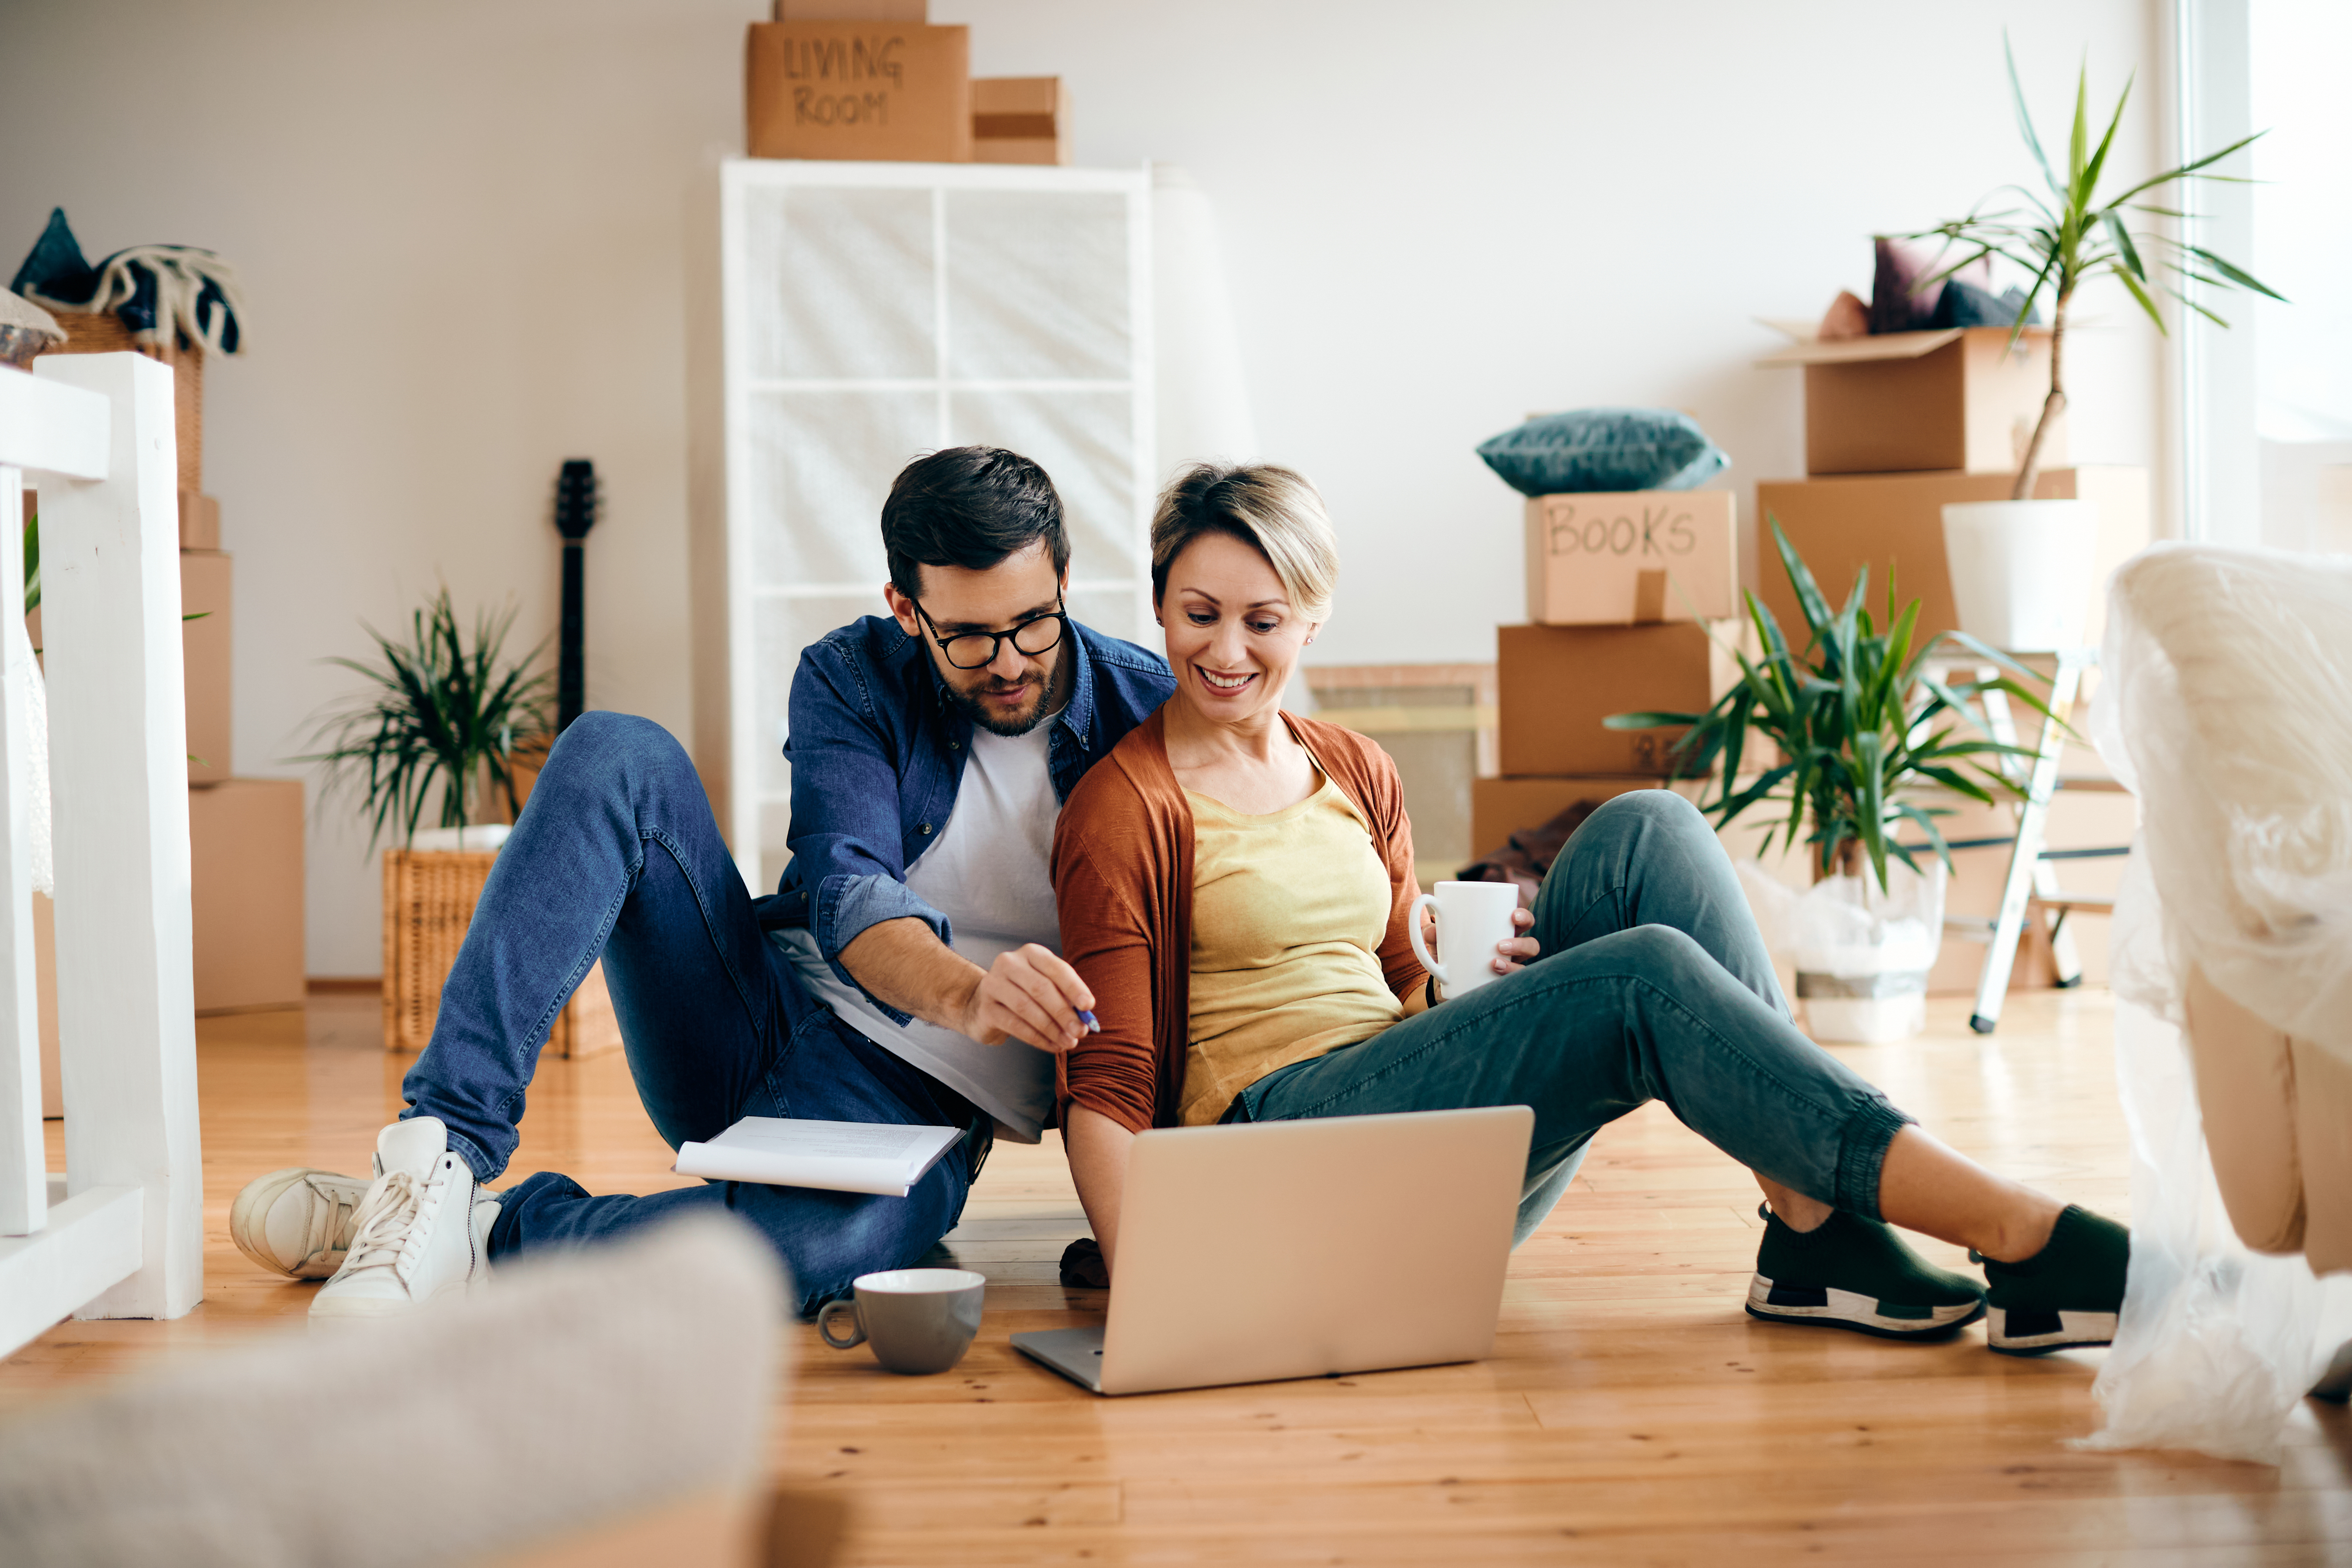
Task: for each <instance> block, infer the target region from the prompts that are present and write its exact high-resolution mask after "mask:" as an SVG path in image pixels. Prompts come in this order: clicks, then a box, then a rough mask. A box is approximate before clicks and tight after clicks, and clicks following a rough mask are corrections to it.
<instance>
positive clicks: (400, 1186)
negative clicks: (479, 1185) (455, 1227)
mask: <svg viewBox="0 0 2352 1568" xmlns="http://www.w3.org/2000/svg"><path fill="white" fill-rule="evenodd" d="M441 1185H442V1181H441V1177H440V1173H439V1172H438V1171H437V1170H436V1172H435V1173H434V1178H433V1179H432V1180H431V1181H427V1182H420V1181H418V1180H417V1179H416V1178H415V1176H413V1175H410V1174H409V1173H407V1172H406V1171H394V1172H393V1173H391V1174H389V1175H387V1176H384V1177H383V1179H382V1180H381V1181H380V1182H379V1183H378V1184H376V1185H375V1186H374V1187H373V1188H371V1189H370V1190H369V1193H368V1195H367V1196H366V1197H365V1198H364V1199H362V1201H361V1204H360V1212H359V1221H358V1226H357V1227H356V1228H355V1229H354V1230H353V1232H352V1249H351V1253H350V1255H349V1256H348V1257H346V1258H344V1259H343V1269H344V1271H345V1272H346V1273H354V1274H355V1273H357V1272H358V1271H359V1270H361V1269H362V1268H376V1267H378V1266H383V1267H389V1268H398V1267H399V1266H400V1264H401V1262H402V1261H403V1260H404V1259H405V1258H408V1257H409V1256H410V1255H411V1254H413V1253H415V1252H416V1251H417V1250H419V1249H421V1248H422V1247H424V1245H425V1227H424V1226H421V1225H419V1224H417V1219H418V1217H419V1216H420V1215H422V1214H423V1213H424V1210H425V1199H426V1197H427V1195H428V1194H432V1193H433V1190H434V1189H436V1188H438V1187H439V1186H441Z"/></svg>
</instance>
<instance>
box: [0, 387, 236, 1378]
mask: <svg viewBox="0 0 2352 1568" xmlns="http://www.w3.org/2000/svg"><path fill="white" fill-rule="evenodd" d="M28 472H29V473H33V474H37V475H38V477H39V479H38V483H39V489H40V496H41V582H42V595H41V599H42V602H41V632H42V641H43V643H44V644H45V647H44V649H43V657H44V658H45V659H46V661H47V679H48V691H49V714H50V722H49V755H50V765H49V779H50V786H51V797H52V799H53V801H54V814H55V827H54V838H55V843H56V852H57V879H58V893H57V968H58V1043H59V1048H60V1053H61V1057H62V1069H63V1074H64V1083H63V1088H64V1091H65V1109H66V1124H65V1137H66V1169H65V1172H64V1173H63V1174H62V1175H56V1174H52V1173H49V1171H48V1170H47V1159H46V1157H45V1156H44V1153H43V1145H42V1133H41V1079H40V1073H41V1069H40V1039H39V1032H38V1026H37V1020H36V1016H35V991H34V984H35V979H34V970H33V924H32V866H31V861H30V817H29V810H30V801H29V798H28V791H27V785H26V756H27V752H26V747H27V744H28V742H29V739H30V734H31V731H30V722H31V715H30V713H29V711H28V709H27V704H26V699H25V696H24V691H23V686H22V683H21V677H22V672H21V671H20V670H18V669H16V668H14V666H15V661H16V660H17V659H18V658H22V657H24V656H23V653H22V651H21V647H20V645H19V644H18V643H17V641H16V639H15V638H10V637H0V808H5V832H0V1355H6V1354H9V1353H10V1352H14V1351H16V1349H18V1348H19V1347H20V1346H22V1345H24V1344H26V1342H29V1341H31V1340H33V1339H34V1338H36V1337H37V1336H38V1335H39V1334H41V1333H42V1332H43V1331H46V1330H47V1329H48V1328H49V1327H50V1326H51V1325H52V1324H54V1323H55V1322H57V1321H58V1320H59V1319H60V1318H63V1317H66V1316H68V1314H70V1315H72V1316H75V1317H79V1318H176V1317H179V1316H180V1315H181V1314H183V1313H184V1312H186V1311H188V1310H190V1309H191V1308H193V1307H194V1306H195V1304H196V1303H197V1302H198V1301H200V1300H203V1299H204V1291H205V1278H204V1170H203V1162H202V1159H201V1157H200V1150H199V1148H198V1138H197V1125H196V1037H195V981H194V971H193V968H192V965H191V961H190V947H189V942H190V933H191V925H190V917H189V910H188V784H187V760H186V759H187V749H188V745H187V717H186V712H185V710H184V705H183V704H184V695H183V676H182V672H181V643H180V562H179V528H178V522H177V511H178V493H177V490H176V488H175V486H176V483H177V479H176V475H177V472H178V462H177V458H176V454H175V444H174V440H173V406H172V372H171V371H170V369H169V368H168V367H166V366H164V365H163V364H161V363H157V362H156V361H154V360H152V359H148V358H146V357H145V356H143V355H141V354H134V353H116V354H74V355H50V356H48V357H47V358H44V359H42V360H41V361H39V362H38V363H37V365H36V366H35V368H34V370H33V371H32V373H31V374H26V373H25V372H23V371H18V370H12V369H8V368H6V367H5V366H0V615H16V614H19V613H20V612H21V606H22V605H23V604H24V592H25V584H24V554H23V551H22V549H21V547H20V541H21V540H22V538H23V530H24V512H23V504H24V481H25V477H26V474H27V473H28Z"/></svg>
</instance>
